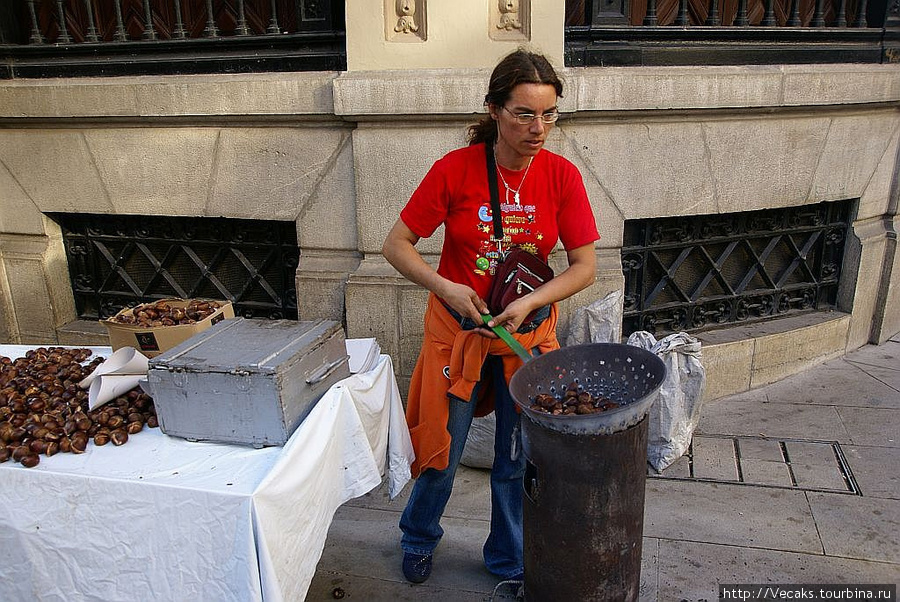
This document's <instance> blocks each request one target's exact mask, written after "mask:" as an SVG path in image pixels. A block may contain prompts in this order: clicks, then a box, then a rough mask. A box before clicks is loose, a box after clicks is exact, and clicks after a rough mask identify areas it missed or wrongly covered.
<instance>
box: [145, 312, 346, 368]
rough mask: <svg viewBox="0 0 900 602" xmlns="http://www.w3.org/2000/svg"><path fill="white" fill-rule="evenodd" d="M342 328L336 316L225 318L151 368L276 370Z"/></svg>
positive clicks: (160, 359)
mask: <svg viewBox="0 0 900 602" xmlns="http://www.w3.org/2000/svg"><path fill="white" fill-rule="evenodd" d="M340 328H341V326H340V324H339V323H338V322H334V321H332V320H315V321H312V322H297V321H295V320H245V319H244V318H235V319H232V320H223V321H222V322H219V323H218V324H216V325H215V326H213V327H212V328H210V329H209V330H206V331H204V332H201V333H199V334H197V335H195V336H193V337H191V338H190V339H188V340H187V341H185V342H184V343H181V344H180V345H178V346H176V347H173V348H172V349H170V350H168V351H166V352H165V353H163V354H161V355H158V356H156V357H155V358H153V359H151V360H150V369H151V370H153V369H162V370H172V371H184V372H201V371H202V372H223V373H225V372H227V373H233V372H236V371H244V372H255V373H274V372H276V370H279V369H281V368H283V367H284V364H286V363H289V362H290V361H291V360H292V359H294V358H299V357H301V356H302V355H303V353H304V352H306V351H308V350H309V349H310V348H311V347H315V345H316V342H317V341H319V340H322V339H327V338H328V337H329V336H331V335H332V334H333V333H334V332H335V331H336V330H339V329H340Z"/></svg>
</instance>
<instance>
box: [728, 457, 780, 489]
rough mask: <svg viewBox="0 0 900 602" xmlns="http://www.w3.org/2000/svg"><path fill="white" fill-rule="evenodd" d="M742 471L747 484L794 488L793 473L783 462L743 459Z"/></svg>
mask: <svg viewBox="0 0 900 602" xmlns="http://www.w3.org/2000/svg"><path fill="white" fill-rule="evenodd" d="M741 471H742V473H743V477H744V482H745V483H754V484H759V485H772V486H775V487H792V486H793V481H791V472H790V470H789V469H788V466H787V464H785V463H784V462H782V461H778V462H772V461H770V460H754V459H752V458H741Z"/></svg>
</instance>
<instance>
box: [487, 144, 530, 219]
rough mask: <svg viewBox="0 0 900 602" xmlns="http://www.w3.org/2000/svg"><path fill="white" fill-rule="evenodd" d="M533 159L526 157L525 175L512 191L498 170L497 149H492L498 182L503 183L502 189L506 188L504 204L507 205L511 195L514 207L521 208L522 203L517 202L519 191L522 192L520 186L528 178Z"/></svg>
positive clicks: (501, 172)
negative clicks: (498, 176) (498, 175)
mask: <svg viewBox="0 0 900 602" xmlns="http://www.w3.org/2000/svg"><path fill="white" fill-rule="evenodd" d="M533 159H534V157H528V165H526V166H525V175H523V176H522V181H521V182H519V187H518V188H516V189H515V190H513V189H512V188H510V187H509V184H507V183H506V178H504V177H503V171H501V170H500V162H499V161H497V149H496V148H495V149H494V162H495V163H496V164H497V173H498V174H500V181H501V182H503V187H504V188H506V196H505V198H506V203H507V204H509V195H510V194H512V195H513V202H514V203H515V204H516V206H518V207H521V206H522V203H521V202H520V200H519V191H520V190H522V184H524V183H525V178H527V177H528V170H529V169H531V161H532V160H533Z"/></svg>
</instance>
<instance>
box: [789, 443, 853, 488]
mask: <svg viewBox="0 0 900 602" xmlns="http://www.w3.org/2000/svg"><path fill="white" fill-rule="evenodd" d="M785 449H786V450H787V455H788V459H789V460H790V462H791V471H792V472H793V473H794V479H795V480H796V481H797V486H799V487H803V488H806V489H834V490H835V491H839V492H846V491H848V489H849V488H848V486H847V483H846V481H845V480H844V474H843V473H842V472H841V469H840V464H838V461H837V457H836V454H835V450H834V447H833V446H832V445H831V444H829V443H813V442H808V441H787V442H786V443H785Z"/></svg>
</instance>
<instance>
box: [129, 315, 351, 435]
mask: <svg viewBox="0 0 900 602" xmlns="http://www.w3.org/2000/svg"><path fill="white" fill-rule="evenodd" d="M348 360H349V358H348V356H347V347H346V344H345V342H344V331H343V329H342V328H341V325H340V323H338V322H333V321H330V320H316V321H312V322H297V321H294V320H245V319H244V318H235V319H234V320H226V321H224V322H221V323H219V324H216V325H215V326H213V327H212V328H210V329H209V330H207V331H205V332H202V333H200V334H198V335H196V336H194V337H193V338H191V339H190V340H188V341H185V342H184V343H182V344H181V345H178V346H177V347H174V348H172V349H170V350H169V351H167V352H166V353H164V354H162V355H159V356H158V357H155V358H153V359H151V360H150V367H149V370H148V372H147V379H148V383H147V384H146V386H147V388H149V389H150V394H151V395H152V396H153V404H154V406H155V407H156V416H157V418H158V419H159V427H160V429H161V430H162V432H164V433H166V434H167V435H174V436H176V437H183V438H185V439H188V440H191V441H218V442H224V443H241V444H245V445H253V446H255V447H263V446H266V445H283V444H284V443H285V442H287V440H288V439H289V438H290V436H291V434H292V433H293V432H294V430H295V429H296V428H297V427H298V426H300V423H301V422H302V421H303V419H304V418H306V416H307V414H309V412H310V411H311V410H312V409H313V407H314V406H315V404H316V402H318V401H319V399H320V398H321V397H322V395H324V394H325V392H326V391H328V389H329V388H330V387H331V386H332V385H333V384H334V383H336V382H338V381H339V380H342V379H344V378H346V377H348V376H350V368H349V362H348ZM141 386H144V385H143V384H142V385H141Z"/></svg>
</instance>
